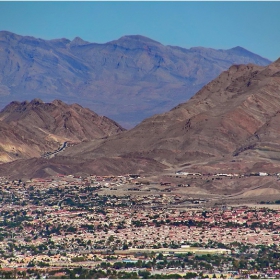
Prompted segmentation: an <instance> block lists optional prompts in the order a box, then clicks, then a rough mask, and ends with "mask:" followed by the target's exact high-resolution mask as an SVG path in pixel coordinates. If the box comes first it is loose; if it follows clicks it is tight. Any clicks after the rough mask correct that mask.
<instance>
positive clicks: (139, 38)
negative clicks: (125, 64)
mask: <svg viewBox="0 0 280 280" xmlns="http://www.w3.org/2000/svg"><path fill="white" fill-rule="evenodd" d="M108 44H116V45H119V46H123V47H129V48H137V47H142V46H146V45H158V46H163V45H162V44H161V43H160V42H157V41H155V40H153V39H150V38H148V37H145V36H143V35H125V36H122V37H120V38H119V39H117V40H114V41H110V42H108Z"/></svg>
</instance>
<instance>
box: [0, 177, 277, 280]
mask: <svg viewBox="0 0 280 280" xmlns="http://www.w3.org/2000/svg"><path fill="white" fill-rule="evenodd" d="M140 179H141V180H142V181H141V180H140ZM0 182H1V183H0V185H1V190H0V203H1V204H0V205H1V206H0V207H1V208H0V210H1V217H0V219H1V220H0V239H1V243H0V253H1V258H0V262H1V272H0V275H1V277H4V278H9V277H12V278H18V277H19V278H21V277H35V276H39V277H50V278H63V277H68V278H69V277H70V278H78V277H80V278H87V277H91V278H102V277H103V278H104V277H108V278H147V277H150V278H153V277H154V278H168V277H169V278H182V277H185V278H193V277H198V278H207V277H211V278H212V277H214V278H215V277H219V278H244V277H247V276H250V277H251V278H253V277H277V276H278V275H279V277H280V274H279V273H280V264H279V262H278V261H279V257H280V251H279V243H280V219H279V218H280V210H278V209H277V207H275V209H273V208H271V207H270V208H268V207H266V206H267V205H265V204H259V207H249V206H243V205H241V204H240V205H234V206H227V205H224V204H223V203H222V202H221V203H220V204H216V205H214V206H212V207H206V202H207V200H206V199H205V200H204V199H203V200H202V199H198V198H195V197H190V196H184V195H182V194H180V193H179V194H178V193H174V192H172V191H170V190H168V189H166V186H165V184H163V183H162V182H161V183H160V182H159V183H158V185H159V186H164V188H163V189H162V190H163V191H158V192H155V191H154V192H151V191H150V189H147V186H148V185H149V184H148V183H147V182H146V183H145V178H139V176H138V175H126V176H117V177H115V176H106V177H101V176H88V177H85V178H80V177H74V176H72V175H70V176H63V175H61V176H57V177H53V178H51V179H31V180H28V181H21V180H13V181H11V180H8V179H6V178H4V177H2V178H1V179H0ZM139 182H142V183H139ZM124 186H125V187H126V190H129V191H127V192H124V191H123V192H121V191H119V192H118V190H119V189H121V188H122V187H124ZM141 187H143V191H141ZM139 189H140V190H139ZM277 203H279V201H275V202H274V204H275V206H277Z"/></svg>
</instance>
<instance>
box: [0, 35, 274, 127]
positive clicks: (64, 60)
mask: <svg viewBox="0 0 280 280" xmlns="http://www.w3.org/2000/svg"><path fill="white" fill-rule="evenodd" d="M247 63H253V64H257V65H267V64H269V63H270V61H269V60H267V59H264V58H262V57H260V56H258V55H256V54H253V53H251V52H249V51H247V50H245V49H243V48H241V47H235V48H232V49H228V50H215V49H209V48H202V47H194V48H190V49H185V48H180V47H175V46H164V45H162V44H161V43H159V42H156V41H154V40H152V39H149V38H147V37H144V36H140V35H130V36H123V37H121V38H119V39H118V40H114V41H111V42H107V43H105V44H96V43H90V42H86V41H83V40H82V39H81V38H75V39H74V40H72V41H70V40H68V39H55V40H43V39H38V38H34V37H31V36H20V35H16V34H13V33H11V32H7V31H1V32H0V96H1V100H0V105H3V104H7V103H8V102H11V101H12V100H21V101H24V100H31V99H34V98H41V99H42V100H44V101H47V102H49V101H50V100H53V99H57V98H59V99H61V100H63V101H64V102H67V103H78V104H80V105H82V106H86V107H88V108H90V109H92V110H93V111H94V112H96V113H98V114H100V115H106V116H108V117H110V118H111V119H114V120H115V121H117V122H118V123H120V124H122V125H125V126H126V127H129V128H131V127H133V126H135V125H136V124H138V123H139V122H140V121H142V120H143V119H145V118H147V117H150V116H152V115H154V114H158V113H163V112H166V111H168V110H170V109H171V108H173V107H174V106H176V105H177V104H179V103H181V102H185V101H186V100H188V99H189V98H190V97H191V96H193V94H195V93H196V92H197V91H198V90H199V89H201V88H202V87H203V86H204V85H205V84H207V83H208V82H210V81H211V80H212V79H214V78H216V77H217V76H218V75H219V74H220V73H221V72H222V71H224V70H226V69H228V68H229V67H230V66H231V65H232V64H247Z"/></svg>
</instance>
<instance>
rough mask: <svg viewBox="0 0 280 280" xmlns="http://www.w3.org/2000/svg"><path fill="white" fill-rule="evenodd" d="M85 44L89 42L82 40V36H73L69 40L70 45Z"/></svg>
mask: <svg viewBox="0 0 280 280" xmlns="http://www.w3.org/2000/svg"><path fill="white" fill-rule="evenodd" d="M87 44H90V43H89V42H87V41H85V40H83V39H82V38H80V37H75V38H74V39H73V40H72V41H71V42H70V45H71V46H80V45H87Z"/></svg>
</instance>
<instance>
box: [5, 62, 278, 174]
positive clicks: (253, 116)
mask: <svg viewBox="0 0 280 280" xmlns="http://www.w3.org/2000/svg"><path fill="white" fill-rule="evenodd" d="M279 108H280V59H279V60H277V61H275V62H274V63H272V64H270V65H268V66H265V67H261V66H256V65H252V64H248V65H235V66H231V67H230V68H229V69H228V70H227V71H225V72H223V73H222V74H220V75H219V77H217V78H216V79H215V80H213V81H212V82H210V83H209V84H207V85H206V86H204V87H203V88H202V89H201V90H200V91H199V92H197V94H195V95H194V96H193V97H192V98H191V99H190V100H189V101H188V102H186V103H182V104H180V105H178V106H176V107H175V108H173V109H172V110H170V111H169V112H166V113H164V114H159V115H155V116H153V117H151V118H148V119H146V120H144V121H143V122H142V123H140V124H139V125H137V126H136V127H135V128H133V129H131V130H129V131H125V132H122V133H120V134H116V135H112V136H110V137H108V138H103V139H96V140H94V141H88V142H85V143H80V144H78V145H76V146H75V147H69V148H67V149H66V150H65V151H64V152H63V154H61V155H58V156H57V157H55V158H53V159H50V160H45V159H39V160H36V164H34V160H35V159H30V160H27V161H15V162H13V163H11V164H8V165H7V164H4V165H2V166H1V167H0V174H14V175H16V174H15V172H16V173H17V172H18V173H17V174H23V175H24V176H29V177H34V176H35V175H36V176H38V175H40V176H47V175H50V174H57V173H64V174H69V173H71V174H73V173H78V174H85V173H93V174H99V175H106V174H115V175H118V174H124V173H143V174H147V173H157V174H160V173H163V172H166V171H171V172H172V173H173V174H174V171H175V170H189V171H198V172H211V173H216V172H222V173H223V172H229V173H233V172H235V173H245V172H269V173H270V172H279V170H280V140H279V139H280V135H279V133H280V130H279V122H280V110H279ZM15 170H16V171H15ZM20 172H22V173H20Z"/></svg>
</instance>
